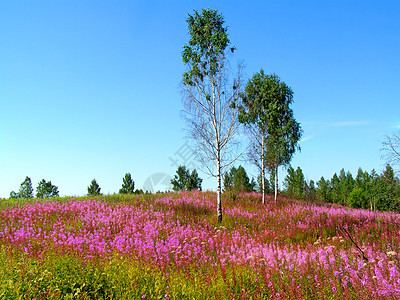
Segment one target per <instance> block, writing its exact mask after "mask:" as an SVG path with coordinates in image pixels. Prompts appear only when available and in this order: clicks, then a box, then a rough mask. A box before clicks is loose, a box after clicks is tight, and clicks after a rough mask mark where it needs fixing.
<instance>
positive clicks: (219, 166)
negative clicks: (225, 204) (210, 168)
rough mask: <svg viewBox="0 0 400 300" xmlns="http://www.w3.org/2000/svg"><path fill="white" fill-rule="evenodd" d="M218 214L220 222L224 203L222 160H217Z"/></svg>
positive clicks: (219, 221)
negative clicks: (222, 198)
mask: <svg viewBox="0 0 400 300" xmlns="http://www.w3.org/2000/svg"><path fill="white" fill-rule="evenodd" d="M217 182H218V183H217V216H218V223H221V222H222V204H221V162H220V161H219V160H218V161H217Z"/></svg>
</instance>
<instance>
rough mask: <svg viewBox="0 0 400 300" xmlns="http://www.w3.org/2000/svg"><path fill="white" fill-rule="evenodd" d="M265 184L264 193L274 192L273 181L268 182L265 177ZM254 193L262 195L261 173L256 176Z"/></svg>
mask: <svg viewBox="0 0 400 300" xmlns="http://www.w3.org/2000/svg"><path fill="white" fill-rule="evenodd" d="M264 182H265V193H266V194H270V193H272V192H273V191H274V181H273V180H272V181H270V180H268V178H267V177H264ZM255 187H256V191H257V192H258V193H262V175H261V173H260V174H259V175H258V176H257V184H256V185H255Z"/></svg>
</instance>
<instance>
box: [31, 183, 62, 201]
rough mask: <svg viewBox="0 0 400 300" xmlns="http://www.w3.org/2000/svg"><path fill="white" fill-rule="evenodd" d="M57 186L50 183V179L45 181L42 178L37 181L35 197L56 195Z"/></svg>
mask: <svg viewBox="0 0 400 300" xmlns="http://www.w3.org/2000/svg"><path fill="white" fill-rule="evenodd" d="M58 196H59V195H58V187H57V186H55V185H52V184H51V181H49V182H46V180H44V179H42V181H40V182H39V183H38V186H37V188H36V197H37V198H50V197H58Z"/></svg>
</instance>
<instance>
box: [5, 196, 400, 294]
mask: <svg viewBox="0 0 400 300" xmlns="http://www.w3.org/2000/svg"><path fill="white" fill-rule="evenodd" d="M235 199H236V200H232V199H231V198H229V197H226V198H224V199H223V201H224V203H223V209H224V216H225V218H224V220H223V222H222V223H221V224H220V223H217V219H216V216H215V214H214V210H215V209H214V206H215V203H214V202H215V201H214V200H215V195H214V194H213V193H212V192H198V191H196V192H190V193H188V192H181V193H170V194H168V193H166V194H157V195H140V196H134V195H112V196H102V197H96V198H88V197H83V198H77V199H75V198H71V199H57V201H53V202H46V201H40V202H35V203H34V202H26V203H23V202H19V203H12V204H10V203H9V204H7V205H2V206H1V210H0V299H72V298H74V299H376V298H379V299H399V298H400V261H399V258H400V256H399V250H400V249H399V245H400V215H399V214H394V213H389V212H384V213H382V212H373V211H367V210H361V209H350V208H346V207H342V206H339V205H331V206H326V205H316V204H311V203H307V202H300V201H294V200H290V199H280V201H278V203H274V201H273V198H272V197H271V198H268V199H267V204H266V205H261V203H260V202H261V195H260V194H256V193H250V194H239V195H238V196H237V197H235Z"/></svg>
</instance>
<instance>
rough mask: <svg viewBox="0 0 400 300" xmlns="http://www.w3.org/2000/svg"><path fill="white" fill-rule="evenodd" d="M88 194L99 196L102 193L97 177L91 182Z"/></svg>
mask: <svg viewBox="0 0 400 300" xmlns="http://www.w3.org/2000/svg"><path fill="white" fill-rule="evenodd" d="M87 190H88V196H97V195H101V193H100V190H101V188H100V186H99V184H98V183H97V181H96V179H93V180H92V182H91V183H90V186H88V189H87Z"/></svg>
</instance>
